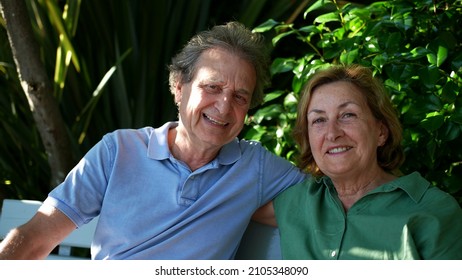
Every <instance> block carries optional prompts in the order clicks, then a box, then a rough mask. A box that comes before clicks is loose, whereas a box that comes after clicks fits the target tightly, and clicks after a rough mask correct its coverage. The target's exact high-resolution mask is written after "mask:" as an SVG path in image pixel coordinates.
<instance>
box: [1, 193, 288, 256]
mask: <svg viewBox="0 0 462 280" xmlns="http://www.w3.org/2000/svg"><path fill="white" fill-rule="evenodd" d="M41 204H42V202H40V201H35V200H15V199H5V200H3V207H2V211H1V212H0V240H2V239H4V238H5V236H6V235H7V234H8V232H9V231H10V230H11V229H13V228H15V227H18V226H20V225H22V224H24V223H26V222H27V221H28V220H29V219H30V218H32V216H34V214H35V213H36V212H37V210H38V208H39V207H40V205H41ZM96 223H97V218H96V219H93V220H92V221H91V222H90V223H88V224H86V225H84V226H82V227H80V228H78V229H76V230H74V231H73V232H72V233H71V234H70V235H69V236H68V237H66V239H64V240H63V242H62V243H61V244H60V245H59V247H58V252H57V254H50V255H49V256H48V258H47V259H49V260H73V259H85V258H82V257H75V256H72V255H71V248H74V247H77V248H86V249H89V248H90V246H91V242H92V240H93V234H94V231H95V228H96ZM236 259H240V260H274V259H281V252H280V245H279V231H278V229H277V228H273V227H270V226H266V225H262V224H259V223H256V222H250V224H249V226H248V227H247V230H246V232H245V234H244V236H243V238H242V240H241V244H240V247H239V249H238V251H237V254H236Z"/></svg>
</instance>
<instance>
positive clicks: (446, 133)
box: [441, 121, 461, 142]
mask: <svg viewBox="0 0 462 280" xmlns="http://www.w3.org/2000/svg"><path fill="white" fill-rule="evenodd" d="M442 129H443V133H442V136H441V140H443V141H445V142H447V141H452V140H454V139H456V138H457V137H459V135H460V133H461V129H460V125H458V124H455V123H453V122H452V121H448V122H445V123H444V126H443V128H442Z"/></svg>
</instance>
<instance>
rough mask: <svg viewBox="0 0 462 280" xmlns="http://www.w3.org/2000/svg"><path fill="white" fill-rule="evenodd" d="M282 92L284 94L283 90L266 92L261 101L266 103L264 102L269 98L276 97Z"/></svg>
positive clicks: (269, 99)
mask: <svg viewBox="0 0 462 280" xmlns="http://www.w3.org/2000/svg"><path fill="white" fill-rule="evenodd" d="M283 94H284V91H282V90H278V91H273V92H270V93H267V94H265V97H264V99H263V103H266V102H269V101H271V100H274V99H277V98H279V97H280V96H281V95H283Z"/></svg>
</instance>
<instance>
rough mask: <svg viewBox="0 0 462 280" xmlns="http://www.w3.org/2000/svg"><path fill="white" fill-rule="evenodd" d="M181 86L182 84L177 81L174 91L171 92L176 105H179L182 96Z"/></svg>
mask: <svg viewBox="0 0 462 280" xmlns="http://www.w3.org/2000/svg"><path fill="white" fill-rule="evenodd" d="M182 88H183V85H182V84H181V83H180V82H177V83H176V85H175V87H174V91H175V92H174V93H173V95H174V96H175V104H177V105H178V106H179V105H180V102H181V97H182V96H183V94H182V92H181V90H182Z"/></svg>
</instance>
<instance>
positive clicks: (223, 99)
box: [215, 93, 231, 114]
mask: <svg viewBox="0 0 462 280" xmlns="http://www.w3.org/2000/svg"><path fill="white" fill-rule="evenodd" d="M215 107H216V108H217V110H218V111H219V112H220V113H221V114H226V113H228V112H229V110H230V108H231V97H230V96H229V95H228V94H224V93H223V94H220V95H219V97H218V99H217V101H216V102H215Z"/></svg>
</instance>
